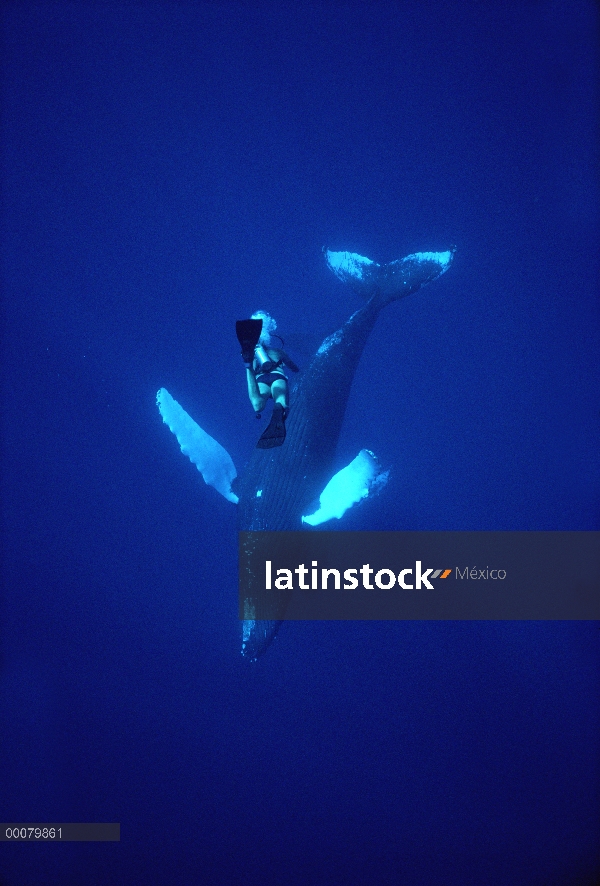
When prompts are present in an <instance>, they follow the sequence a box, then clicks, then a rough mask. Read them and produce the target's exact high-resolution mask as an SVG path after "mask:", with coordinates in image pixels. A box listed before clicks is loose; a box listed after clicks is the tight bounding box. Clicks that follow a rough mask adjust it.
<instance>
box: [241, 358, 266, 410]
mask: <svg viewBox="0 0 600 886" xmlns="http://www.w3.org/2000/svg"><path fill="white" fill-rule="evenodd" d="M246 380H247V382H248V396H249V397H250V402H251V403H252V408H253V409H254V411H255V412H256V413H257V414H258V413H260V412H262V411H263V409H264V408H265V403H266V402H267V400H268V399H269V389H268V387H267V386H266V385H261V388H262V389H263V390H262V391H260V390H259V388H258V383H257V381H256V376H255V375H254V373H253V372H252V370H251V369H246Z"/></svg>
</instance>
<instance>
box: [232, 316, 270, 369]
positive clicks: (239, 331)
mask: <svg viewBox="0 0 600 886" xmlns="http://www.w3.org/2000/svg"><path fill="white" fill-rule="evenodd" d="M262 325H263V321H262V320H236V324H235V334H236V335H237V337H238V341H239V343H240V344H241V346H242V357H243V360H244V363H252V360H253V359H254V348H255V347H256V345H257V344H258V340H259V338H260V334H261V332H262Z"/></svg>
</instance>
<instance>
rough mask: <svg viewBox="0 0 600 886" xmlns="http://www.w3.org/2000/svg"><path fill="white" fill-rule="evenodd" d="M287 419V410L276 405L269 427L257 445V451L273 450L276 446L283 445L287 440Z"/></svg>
mask: <svg viewBox="0 0 600 886" xmlns="http://www.w3.org/2000/svg"><path fill="white" fill-rule="evenodd" d="M285 419H286V410H285V409H284V408H283V406H279V405H275V406H274V407H273V414H272V416H271V421H270V422H269V427H268V428H267V429H266V431H265V432H264V433H263V435H262V437H261V438H260V440H259V441H258V443H257V444H256V448H257V449H273V448H274V447H275V446H281V445H282V444H283V441H284V440H285Z"/></svg>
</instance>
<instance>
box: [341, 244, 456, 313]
mask: <svg viewBox="0 0 600 886" xmlns="http://www.w3.org/2000/svg"><path fill="white" fill-rule="evenodd" d="M324 252H325V258H326V261H327V264H328V266H329V268H330V269H331V270H332V271H333V273H334V274H335V276H336V277H337V278H338V280H341V281H342V282H343V283H348V284H349V285H350V286H351V287H352V288H353V289H354V290H355V291H356V292H358V293H359V294H360V295H362V296H363V297H364V298H367V299H371V298H373V299H376V300H377V302H378V306H379V307H384V305H387V304H389V303H390V302H392V301H395V300H396V299H399V298H404V297H405V296H407V295H410V294H411V293H412V292H416V291H417V289H419V288H420V287H421V286H424V285H425V283H431V281H432V280H435V279H436V277H439V276H440V275H441V274H443V273H444V272H445V271H447V270H448V268H449V267H450V264H451V262H452V259H453V257H454V252H455V248H452V249H449V250H447V251H446V252H415V253H413V254H412V255H407V256H406V257H405V258H401V259H398V260H396V261H391V262H388V264H384V265H380V264H378V263H377V262H374V261H371V259H370V258H365V257H364V256H363V255H357V254H356V253H354V252H331V250H329V249H325V250H324Z"/></svg>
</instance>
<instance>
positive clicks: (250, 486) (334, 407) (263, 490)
mask: <svg viewBox="0 0 600 886" xmlns="http://www.w3.org/2000/svg"><path fill="white" fill-rule="evenodd" d="M452 255H453V253H452V252H444V253H417V254H415V255H410V256H407V257H406V258H405V259H402V260H401V261H396V262H391V263H390V264H388V265H378V264H375V263H374V262H371V261H370V260H369V259H366V258H363V257H361V256H357V255H354V254H352V253H331V252H328V253H327V260H328V263H329V266H330V267H331V269H332V270H333V271H334V273H335V274H336V276H338V277H339V278H340V279H342V280H344V281H345V282H348V283H350V284H351V285H352V286H353V287H354V288H356V289H357V290H359V291H360V293H361V295H363V296H366V297H367V300H366V302H365V303H364V304H363V306H362V307H361V308H360V309H359V310H357V311H356V312H355V313H354V314H352V316H351V317H350V318H349V319H348V320H347V321H346V322H345V323H344V325H343V326H342V327H341V328H340V329H338V330H337V331H336V332H334V333H333V335H330V336H329V337H328V338H326V339H325V341H324V342H323V344H322V345H321V346H320V348H319V349H318V351H317V352H316V354H315V356H314V357H313V359H312V361H311V363H310V365H309V367H308V368H307V369H306V370H304V371H303V372H302V374H301V375H300V377H299V379H298V381H297V382H296V384H295V385H294V386H293V388H292V390H291V392H290V414H289V417H288V419H287V437H286V440H285V443H284V444H283V446H281V447H279V448H275V449H266V450H264V449H255V450H254V453H253V455H252V457H251V458H250V461H249V463H248V465H247V468H246V469H245V471H244V473H243V475H242V476H241V477H240V478H238V479H237V480H236V481H235V494H233V493H232V492H231V490H230V486H229V479H230V474H231V470H232V463H231V467H229V465H228V464H226V460H227V459H228V458H229V456H228V455H227V453H226V451H225V450H223V449H222V447H220V446H219V444H218V443H216V441H214V440H212V439H211V438H208V440H210V452H209V458H208V462H209V464H212V463H213V459H214V456H213V452H218V453H219V461H218V464H217V468H216V472H215V471H213V473H211V472H210V469H208V468H206V462H207V457H206V443H205V442H204V439H205V438H206V437H207V436H208V435H205V434H204V432H202V431H201V429H198V431H199V435H196V436H195V437H194V439H191V435H190V431H189V430H188V428H187V420H188V419H189V416H187V414H186V413H185V412H184V411H183V410H182V409H181V407H179V404H177V403H176V402H175V401H173V400H172V398H171V397H170V395H169V394H168V392H166V391H164V389H163V390H162V391H160V392H159V397H158V404H159V408H160V409H161V413H162V415H163V418H164V420H165V421H166V422H167V423H168V424H169V426H170V428H171V430H172V431H173V432H174V433H175V434H176V436H177V438H178V440H179V442H180V445H181V448H182V451H183V452H184V453H185V454H186V455H188V456H189V457H190V458H191V460H192V461H194V462H195V463H196V464H197V465H198V468H199V470H201V471H202V473H203V476H204V478H205V480H206V482H208V483H210V484H211V485H213V486H215V488H218V489H219V491H220V492H221V493H222V494H223V495H225V497H226V498H229V499H230V500H232V501H235V499H236V495H237V496H239V503H238V528H239V529H240V530H243V531H249V532H261V531H282V530H298V529H301V528H302V516H303V515H304V514H306V513H308V512H309V510H310V506H311V504H313V503H314V502H315V500H316V499H317V498H318V497H319V493H320V492H321V491H322V490H323V488H324V486H325V485H326V483H327V480H328V479H329V477H330V476H331V472H332V464H333V460H334V457H335V452H336V448H337V443H338V438H339V435H340V431H341V428H342V422H343V420H344V413H345V411H346V404H347V402H348V397H349V395H350V390H351V387H352V382H353V379H354V374H355V372H356V368H357V366H358V363H359V360H360V358H361V355H362V352H363V349H364V346H365V344H366V342H367V340H368V338H369V335H370V334H371V332H372V330H373V327H374V325H375V322H376V320H377V317H378V316H379V313H380V311H381V310H382V309H383V308H384V307H385V306H386V305H387V304H389V303H390V302H391V301H395V300H397V299H399V298H403V297H405V296H407V295H410V294H411V293H413V292H416V290H417V289H419V288H420V287H421V286H422V285H423V284H425V283H428V282H430V281H431V280H434V279H435V278H436V277H438V276H439V275H440V274H442V273H443V272H444V271H445V270H447V268H448V267H449V265H450V262H451V260H452ZM161 397H162V400H161ZM166 398H169V401H170V403H171V404H174V406H175V407H177V410H178V411H175V410H174V408H172V407H171V406H170V405H169V403H168V402H167V400H166ZM189 421H190V422H192V420H191V419H189ZM192 424H193V422H192ZM200 435H204V437H201V436H200ZM200 440H202V443H200V442H198V441H200ZM215 473H216V476H217V481H215V480H214V474H215ZM223 485H225V486H226V489H225V491H224V489H223ZM227 490H229V491H227ZM365 494H366V490H365ZM354 500H356V499H354ZM283 615H284V610H282V612H281V617H282V618H283ZM245 616H246V618H245V620H244V621H243V622H242V624H243V640H242V653H243V654H244V655H245V656H247V657H249V658H250V659H256V658H258V657H259V656H260V655H261V654H263V653H264V652H265V650H266V649H267V648H268V646H269V645H270V643H271V642H272V640H273V638H274V637H275V635H276V633H277V630H278V628H279V625H280V624H281V619H280V620H279V621H265V620H260V619H256V618H255V617H254V613H253V612H252V611H247V612H246V613H245Z"/></svg>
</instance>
